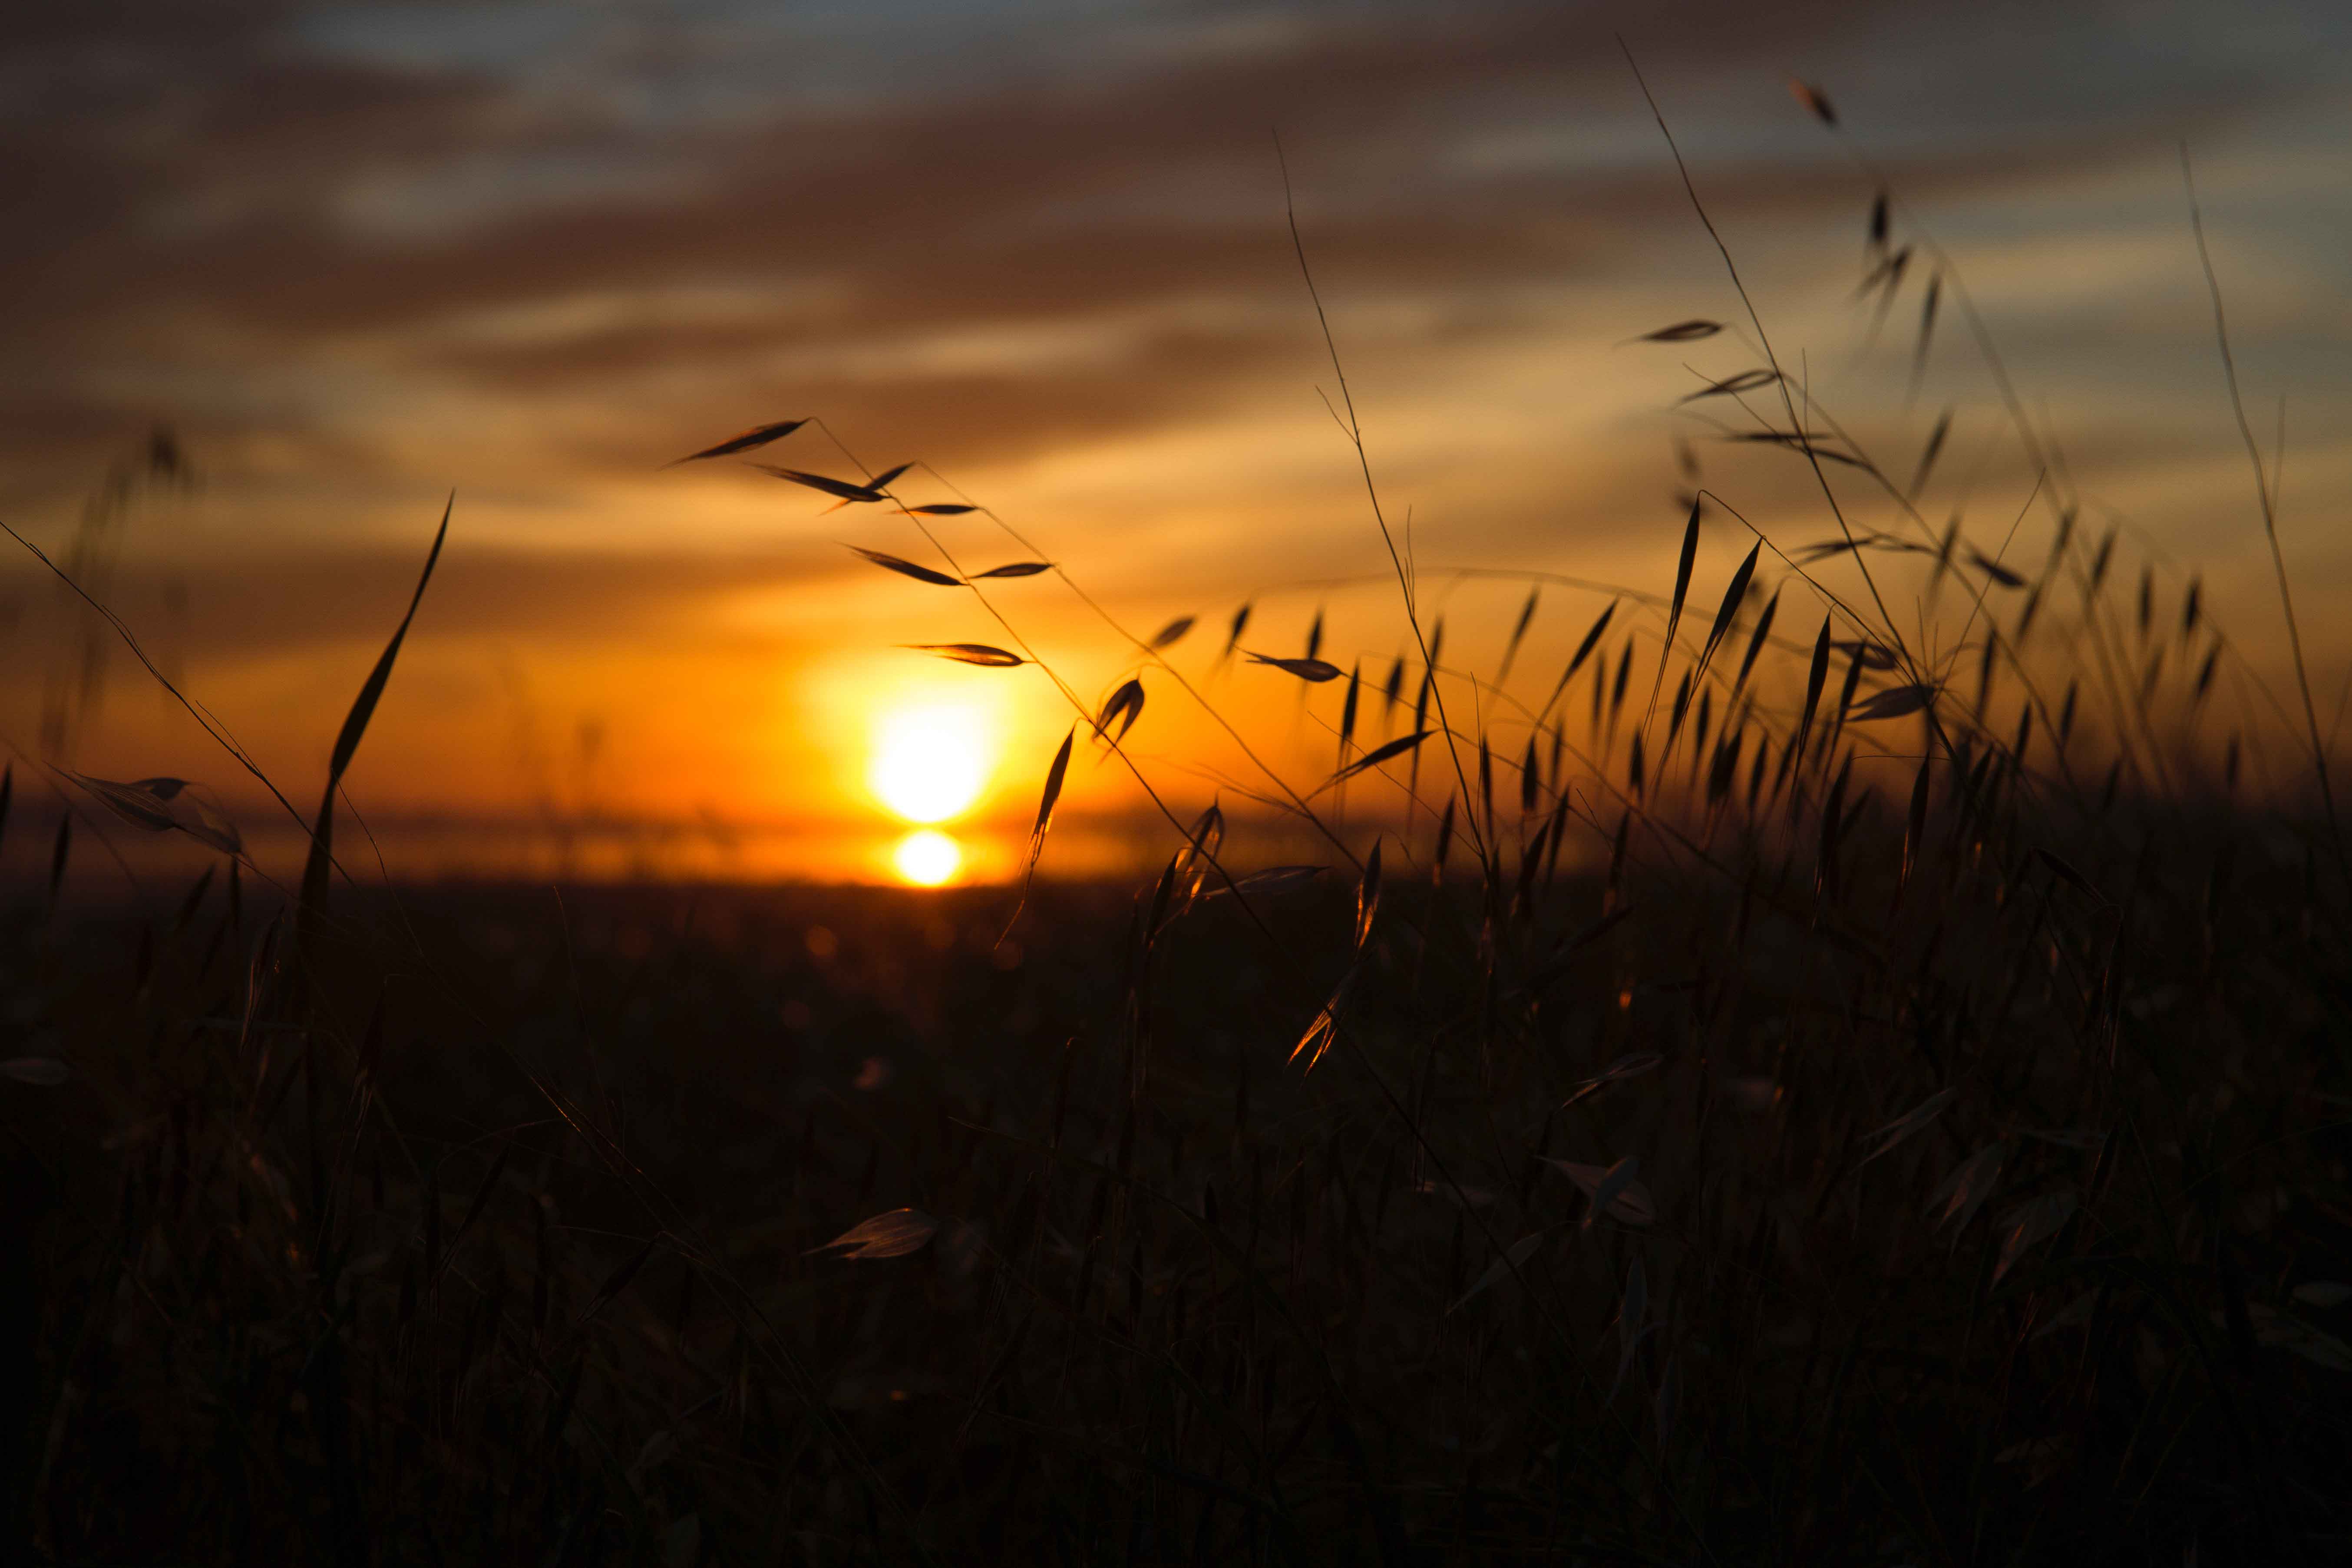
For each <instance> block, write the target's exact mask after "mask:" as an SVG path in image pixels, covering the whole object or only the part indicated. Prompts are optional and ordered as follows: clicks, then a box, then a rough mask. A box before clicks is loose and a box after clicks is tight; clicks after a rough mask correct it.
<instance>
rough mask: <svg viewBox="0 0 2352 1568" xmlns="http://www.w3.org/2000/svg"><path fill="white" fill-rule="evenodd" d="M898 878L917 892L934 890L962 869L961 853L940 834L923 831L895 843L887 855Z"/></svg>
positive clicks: (948, 839)
mask: <svg viewBox="0 0 2352 1568" xmlns="http://www.w3.org/2000/svg"><path fill="white" fill-rule="evenodd" d="M890 863H891V864H892V865H894V866H896V867H897V868H898V875H899V876H901V877H904V878H905V879H907V880H908V881H909V882H912V883H913V884H914V885H915V886H917V887H919V888H936V887H938V886H939V885H940V883H942V882H946V881H949V880H950V879H952V878H953V877H954V876H955V874H956V873H957V872H958V871H959V870H961V869H962V868H963V850H962V848H961V847H960V846H959V845H958V844H957V843H956V841H955V840H954V839H952V838H950V837H948V836H947V835H946V834H944V833H939V832H935V831H933V830H932V829H930V828H928V827H926V828H924V829H923V830H922V831H921V832H919V833H909V834H908V835H907V837H904V838H901V839H900V840H898V848H897V849H895V850H893V851H891V854H890Z"/></svg>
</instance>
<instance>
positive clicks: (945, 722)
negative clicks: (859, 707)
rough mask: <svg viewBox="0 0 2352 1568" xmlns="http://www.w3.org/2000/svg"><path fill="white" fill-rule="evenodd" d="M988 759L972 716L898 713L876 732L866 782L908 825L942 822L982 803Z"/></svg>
mask: <svg viewBox="0 0 2352 1568" xmlns="http://www.w3.org/2000/svg"><path fill="white" fill-rule="evenodd" d="M988 753H989V746H988V740H987V734H986V731H985V728H984V726H983V725H982V722H981V716H980V714H979V713H977V712H976V711H974V710H971V709H970V708H964V707H948V706H941V707H929V708H902V709H899V710H898V711H896V712H894V713H892V714H890V715H889V716H888V717H887V718H886V719H884V720H883V721H882V723H881V725H880V727H879V728H878V730H877V732H876V735H875V742H874V760H873V763H872V765H871V766H870V767H869V768H868V770H867V772H866V782H867V783H868V784H872V785H873V788H874V793H875V794H876V795H878V796H880V797H881V801H882V804H883V805H887V806H888V807H889V808H890V809H891V810H892V811H895V812H897V813H898V815H899V816H902V817H904V818H906V819H907V820H908V822H945V821H947V820H948V819H949V818H950V817H952V816H960V815H961V814H962V813H963V812H964V811H965V810H966V809H967V808H968V807H970V806H971V803H972V802H973V801H975V800H977V799H978V798H980V791H981V786H982V784H986V783H987V782H988V762H989V755H988ZM917 837H923V836H922V835H918V836H917ZM931 837H937V836H936V835H932V836H931ZM907 842H908V843H909V844H911V843H913V842H914V839H912V838H909V839H908V841H907ZM942 842H945V840H942ZM950 869H952V868H950ZM917 880H920V879H917Z"/></svg>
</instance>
